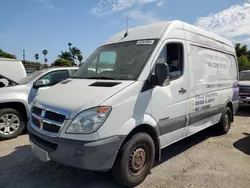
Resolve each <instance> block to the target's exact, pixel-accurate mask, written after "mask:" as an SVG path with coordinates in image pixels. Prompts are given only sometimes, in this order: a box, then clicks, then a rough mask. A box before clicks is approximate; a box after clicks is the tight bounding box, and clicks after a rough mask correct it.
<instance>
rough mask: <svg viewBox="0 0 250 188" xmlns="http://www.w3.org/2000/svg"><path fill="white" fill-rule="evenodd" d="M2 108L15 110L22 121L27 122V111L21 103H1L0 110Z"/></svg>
mask: <svg viewBox="0 0 250 188" xmlns="http://www.w3.org/2000/svg"><path fill="white" fill-rule="evenodd" d="M4 108H13V109H15V110H17V111H18V112H19V113H20V114H21V115H22V117H23V118H24V120H25V121H28V116H27V111H26V108H25V106H24V104H23V103H20V102H8V103H1V104H0V109H4Z"/></svg>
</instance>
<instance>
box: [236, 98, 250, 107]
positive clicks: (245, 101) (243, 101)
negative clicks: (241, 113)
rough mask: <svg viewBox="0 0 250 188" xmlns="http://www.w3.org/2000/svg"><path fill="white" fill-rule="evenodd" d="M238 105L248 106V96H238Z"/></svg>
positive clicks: (249, 104) (249, 103) (249, 101)
mask: <svg viewBox="0 0 250 188" xmlns="http://www.w3.org/2000/svg"><path fill="white" fill-rule="evenodd" d="M239 106H250V97H245V96H240V97H239Z"/></svg>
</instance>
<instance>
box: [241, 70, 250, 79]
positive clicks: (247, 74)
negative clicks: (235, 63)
mask: <svg viewBox="0 0 250 188" xmlns="http://www.w3.org/2000/svg"><path fill="white" fill-rule="evenodd" d="M240 81H250V72H241V73H240Z"/></svg>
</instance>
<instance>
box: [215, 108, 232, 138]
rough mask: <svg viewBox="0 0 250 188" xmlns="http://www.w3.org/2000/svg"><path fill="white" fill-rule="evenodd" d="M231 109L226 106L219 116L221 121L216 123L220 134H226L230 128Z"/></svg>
mask: <svg viewBox="0 0 250 188" xmlns="http://www.w3.org/2000/svg"><path fill="white" fill-rule="evenodd" d="M232 116H233V114H232V111H231V109H230V108H229V107H226V109H225V111H224V113H223V114H222V117H221V122H220V123H219V124H218V129H219V132H220V133H221V134H227V133H228V131H229V130H230V127H231V123H232Z"/></svg>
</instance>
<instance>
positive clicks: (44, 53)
mask: <svg viewBox="0 0 250 188" xmlns="http://www.w3.org/2000/svg"><path fill="white" fill-rule="evenodd" d="M42 54H43V55H44V63H46V55H47V54H48V50H46V49H44V50H43V51H42Z"/></svg>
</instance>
